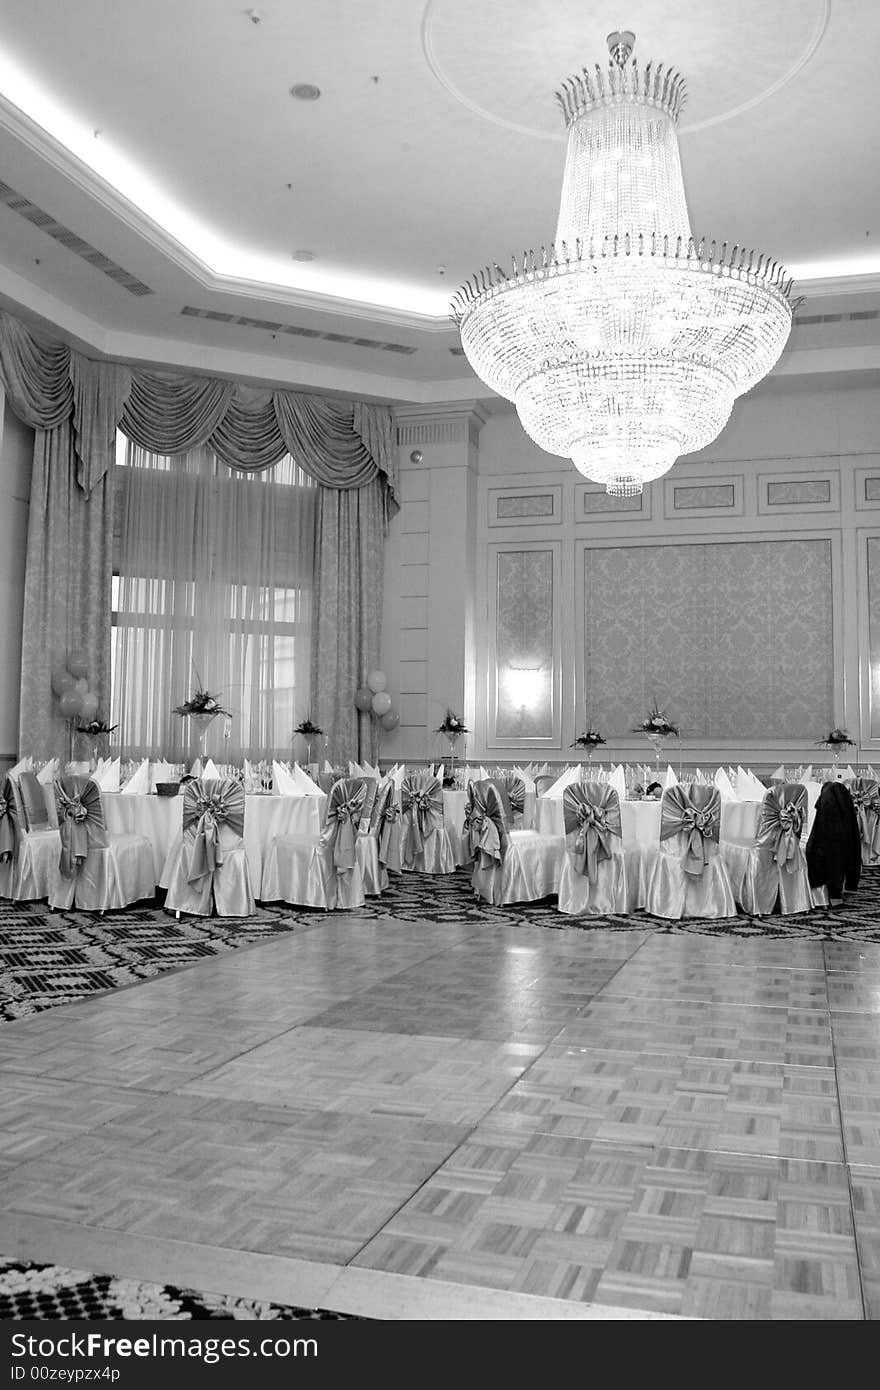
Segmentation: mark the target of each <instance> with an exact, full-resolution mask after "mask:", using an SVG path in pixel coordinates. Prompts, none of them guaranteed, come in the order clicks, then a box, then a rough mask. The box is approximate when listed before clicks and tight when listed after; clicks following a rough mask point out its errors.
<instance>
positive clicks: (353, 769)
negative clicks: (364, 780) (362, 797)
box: [348, 758, 364, 777]
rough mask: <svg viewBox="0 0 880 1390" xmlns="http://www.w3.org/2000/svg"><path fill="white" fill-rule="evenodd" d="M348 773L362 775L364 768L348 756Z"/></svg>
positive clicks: (350, 775) (356, 775) (352, 775)
mask: <svg viewBox="0 0 880 1390" xmlns="http://www.w3.org/2000/svg"><path fill="white" fill-rule="evenodd" d="M348 775H349V777H363V775H364V769H363V768H362V767H361V765H360V763H353V762H352V761H351V759H350V758H349V760H348Z"/></svg>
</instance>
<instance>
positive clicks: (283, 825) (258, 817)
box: [101, 792, 327, 898]
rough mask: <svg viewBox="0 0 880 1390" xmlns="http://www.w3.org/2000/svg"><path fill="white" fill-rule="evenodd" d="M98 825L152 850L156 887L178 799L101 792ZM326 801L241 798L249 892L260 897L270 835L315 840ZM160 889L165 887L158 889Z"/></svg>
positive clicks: (178, 815)
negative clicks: (101, 812) (142, 840)
mask: <svg viewBox="0 0 880 1390" xmlns="http://www.w3.org/2000/svg"><path fill="white" fill-rule="evenodd" d="M101 800H102V802H103V805H104V820H105V822H106V825H107V829H108V830H109V831H110V832H111V833H112V834H116V835H120V834H135V835H143V836H145V837H146V839H148V840H149V841H150V844H151V845H152V847H153V865H154V868H155V870H156V882H157V883H159V882H161V878H162V869H163V868H164V866H165V859H166V857H167V854H168V851H169V849H170V848H171V845H172V843H173V842H174V837H175V835H179V834H180V829H181V826H182V825H183V797H182V795H178V796H155V795H150V796H125V795H124V794H123V793H122V792H102V793H101ZM326 805H327V798H326V796H325V795H324V794H323V792H322V793H321V795H320V796H261V795H259V794H255V795H253V796H246V797H245V799H244V844H245V849H246V851H247V857H248V869H249V870H250V876H251V890H252V892H253V894H254V896H255V897H257V898H258V897H259V896H260V892H261V888H262V882H263V858H264V856H265V855H266V854H267V853H268V851H269V846H270V845H271V843H272V841H273V839H274V838H275V836H276V835H317V834H319V832H320V830H321V825H322V823H323V819H324V811H325V808H326ZM162 886H163V887H165V886H166V885H165V884H162Z"/></svg>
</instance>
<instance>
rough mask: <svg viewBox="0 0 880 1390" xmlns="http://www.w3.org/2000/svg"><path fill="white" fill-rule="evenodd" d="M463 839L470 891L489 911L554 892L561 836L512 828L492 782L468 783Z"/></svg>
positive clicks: (560, 862)
mask: <svg viewBox="0 0 880 1390" xmlns="http://www.w3.org/2000/svg"><path fill="white" fill-rule="evenodd" d="M464 840H465V846H466V848H467V851H468V854H469V857H470V859H471V861H472V862H473V866H474V868H473V873H472V875H471V886H472V887H473V890H474V892H475V893H476V894H477V895H478V896H479V897H481V898H483V899H484V901H486V902H489V903H493V904H495V906H501V905H502V904H505V903H520V902H538V901H540V899H541V898H548V897H550V896H551V895H552V894H554V893H556V892H557V890H558V888H559V880H560V876H561V874H562V872H563V861H564V858H565V840H564V838H563V836H561V835H542V834H540V833H539V832H538V831H537V830H517V829H514V828H513V827H512V826H511V823H510V819H509V813H508V808H507V806H505V803H504V797H503V795H502V792H501V789H500V788H499V786H498V784H497V782H496V781H495V780H494V779H492V778H489V779H485V780H481V781H478V782H470V783H469V784H468V789H467V806H466V809H465V822H464Z"/></svg>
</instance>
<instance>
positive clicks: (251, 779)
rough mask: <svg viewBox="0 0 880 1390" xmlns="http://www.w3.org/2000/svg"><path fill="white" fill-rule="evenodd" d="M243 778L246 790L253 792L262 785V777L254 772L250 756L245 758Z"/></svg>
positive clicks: (242, 769) (242, 771)
mask: <svg viewBox="0 0 880 1390" xmlns="http://www.w3.org/2000/svg"><path fill="white" fill-rule="evenodd" d="M241 780H242V785H243V786H244V789H245V791H246V792H252V791H254V790H255V789H256V788H257V787H259V785H260V778H259V776H258V774H257V773H256V772H254V769H253V764H252V763H251V760H250V758H244V759H243V760H242V765H241Z"/></svg>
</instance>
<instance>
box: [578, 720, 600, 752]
mask: <svg viewBox="0 0 880 1390" xmlns="http://www.w3.org/2000/svg"><path fill="white" fill-rule="evenodd" d="M604 742H605V740H604V738H603V737H602V735H601V734H600V733H599V730H598V729H594V728H593V726H592V724H588V725H587V730H586V733H583V734H578V736H577V738H576V739H575V741H574V743H572V744H571V747H572V748H598V747H599V745H600V743H604Z"/></svg>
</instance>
